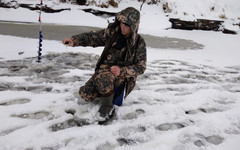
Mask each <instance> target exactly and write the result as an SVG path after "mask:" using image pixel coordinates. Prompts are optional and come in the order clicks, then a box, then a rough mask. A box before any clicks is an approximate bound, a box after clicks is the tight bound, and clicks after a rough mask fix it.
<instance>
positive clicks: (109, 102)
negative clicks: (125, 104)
mask: <svg viewBox="0 0 240 150" xmlns="http://www.w3.org/2000/svg"><path fill="white" fill-rule="evenodd" d="M113 97H114V94H112V95H110V96H108V97H101V98H100V101H101V104H102V105H101V107H100V108H99V110H98V112H99V114H100V117H102V121H106V120H108V119H110V118H111V117H112V116H113V115H114V113H115V108H114V106H113Z"/></svg>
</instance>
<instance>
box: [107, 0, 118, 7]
mask: <svg viewBox="0 0 240 150" xmlns="http://www.w3.org/2000/svg"><path fill="white" fill-rule="evenodd" d="M108 4H109V5H111V6H113V7H114V8H118V3H116V2H115V1H114V0H110V1H109V2H108Z"/></svg>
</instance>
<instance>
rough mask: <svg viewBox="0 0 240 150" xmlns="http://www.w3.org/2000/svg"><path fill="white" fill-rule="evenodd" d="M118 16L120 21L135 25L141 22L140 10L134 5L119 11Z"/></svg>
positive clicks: (131, 25)
mask: <svg viewBox="0 0 240 150" xmlns="http://www.w3.org/2000/svg"><path fill="white" fill-rule="evenodd" d="M116 17H117V20H118V21H120V22H122V23H124V24H127V25H129V26H130V27H133V26H134V25H136V24H138V23H139V20H140V12H139V11H138V10H137V9H135V8H133V7H128V8H126V9H124V10H122V11H121V12H119V13H118V14H117V15H116Z"/></svg>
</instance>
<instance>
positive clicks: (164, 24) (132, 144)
mask: <svg viewBox="0 0 240 150" xmlns="http://www.w3.org/2000/svg"><path fill="white" fill-rule="evenodd" d="M5 1H6V0H5ZM19 2H20V1H19ZM43 2H44V3H47V4H48V5H50V6H51V5H54V6H52V7H56V8H66V7H71V8H72V9H71V11H63V12H61V13H57V14H47V13H43V16H42V18H43V22H44V23H54V24H62V25H64V24H67V25H86V26H95V27H106V26H107V21H106V19H105V18H101V17H96V16H94V15H92V14H88V13H85V12H83V11H81V10H79V8H81V7H86V6H81V7H78V6H74V5H73V6H72V5H70V4H59V3H57V1H45V0H44V1H43ZM164 2H168V5H169V6H173V5H174V7H172V8H174V10H173V11H172V13H171V14H169V15H170V16H172V15H174V14H175V15H177V16H178V17H180V18H185V19H194V16H195V17H202V18H210V19H218V17H219V15H220V14H221V13H223V12H225V13H226V14H225V15H226V16H227V17H228V18H229V20H228V22H226V26H229V28H233V27H232V26H231V23H232V22H237V21H239V19H238V18H239V16H238V14H240V13H239V11H240V9H239V5H240V3H239V2H238V1H237V0H231V1H227V0H223V1H221V2H219V1H215V0H212V1H206V0H205V1H204V2H203V1H200V0H198V1H195V2H194V3H191V1H189V0H188V1H185V2H186V3H187V4H189V5H187V4H185V3H182V2H180V1H177V0H171V1H170V0H169V1H167V0H164ZM21 3H38V1H34V2H33V1H30V0H22V1H21ZM129 5H132V6H134V7H136V8H139V6H140V5H141V3H137V2H136V1H125V0H122V3H121V4H119V8H116V9H114V8H109V9H103V8H102V9H103V10H105V11H114V12H117V11H119V10H121V9H123V8H125V7H126V6H129ZM175 6H176V7H175ZM186 6H188V7H186ZM190 6H191V7H190ZM206 6H207V8H208V9H207V8H206ZM89 7H94V8H96V7H95V6H89ZM212 7H214V8H215V9H214V10H215V11H214V12H211V11H207V10H209V8H212ZM150 8H151V9H150ZM97 9H100V8H97ZM223 9H224V11H223ZM185 11H186V13H188V14H189V15H188V16H186V15H182V14H184V12H185ZM76 12H78V14H76ZM176 12H178V13H176ZM21 14H22V15H21ZM141 16H142V20H141V26H140V29H139V32H140V33H142V34H149V35H154V36H158V37H161V40H164V37H166V38H165V39H170V38H172V39H183V40H186V41H187V40H191V41H194V42H196V43H198V44H200V45H203V47H201V48H199V49H195V48H192V49H191V48H187V49H182V48H181V47H180V46H179V47H178V46H176V47H171V46H169V47H164V48H152V47H150V46H148V47H147V51H148V52H147V58H148V63H147V70H146V72H145V73H144V74H143V75H141V76H139V78H138V81H137V85H136V87H135V89H134V90H133V92H132V93H131V94H130V95H129V96H128V97H127V99H125V101H124V103H123V106H121V107H117V114H116V117H115V118H114V119H113V120H112V121H111V122H110V123H109V124H108V125H98V124H97V123H94V122H93V121H94V118H95V117H96V116H95V114H96V112H97V110H98V108H99V100H95V101H93V102H91V103H86V102H84V101H82V100H81V99H79V97H78V95H77V94H76V93H77V91H78V88H79V87H80V86H81V85H83V84H84V83H85V82H86V81H87V80H88V79H89V78H90V77H91V74H92V73H93V72H94V66H95V63H96V61H97V59H98V57H99V55H100V54H101V52H102V50H103V47H97V48H91V47H74V48H72V47H65V46H64V45H62V44H61V42H60V41H53V40H45V39H43V54H44V56H43V59H42V62H41V63H36V60H37V58H36V55H37V52H36V51H37V50H38V47H37V46H38V40H36V39H29V38H22V37H13V36H8V35H0V41H1V45H0V58H1V59H0V110H1V113H0V149H1V150H19V149H33V150H38V149H43V150H47V149H53V150H56V149H62V150H63V149H64V150H73V149H84V150H95V149H97V150H108V149H109V150H110V149H114V150H121V149H129V150H137V149H150V150H159V149H162V150H193V149H196V150H229V149H230V150H238V149H239V147H240V142H239V141H240V109H239V107H240V84H239V83H240V60H239V56H240V51H239V47H240V44H239V41H240V35H239V34H237V35H228V34H223V33H222V32H213V31H196V30H195V31H182V30H173V29H168V30H165V29H167V28H169V27H170V23H169V22H168V18H167V17H166V15H164V13H163V11H162V10H160V9H159V6H158V5H157V6H148V5H143V10H142V11H141ZM76 17H79V18H81V17H82V19H83V20H85V21H84V22H83V21H79V20H77V19H75V18H76ZM156 17H159V18H161V19H156ZM37 18H38V13H37V12H36V11H30V10H26V9H23V8H18V9H3V8H0V20H7V21H21V22H35V21H34V20H37ZM62 18H64V20H63V19H62ZM229 22H230V23H229ZM234 28H236V27H234ZM0 30H1V27H0ZM235 30H237V29H235ZM238 31H239V29H238ZM44 34H47V33H44ZM179 41H180V40H179ZM165 43H168V41H166V42H165ZM176 43H177V44H180V43H178V40H176ZM177 44H176V45H177ZM189 47H191V46H189ZM74 117H78V118H81V119H82V120H81V121H82V122H81V123H82V124H81V127H79V126H77V124H76V123H74V122H72V119H73V118H74ZM85 119H87V120H85Z"/></svg>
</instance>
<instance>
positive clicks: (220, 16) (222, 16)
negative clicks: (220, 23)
mask: <svg viewBox="0 0 240 150" xmlns="http://www.w3.org/2000/svg"><path fill="white" fill-rule="evenodd" d="M219 18H221V19H227V17H226V15H225V14H221V15H219Z"/></svg>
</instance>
